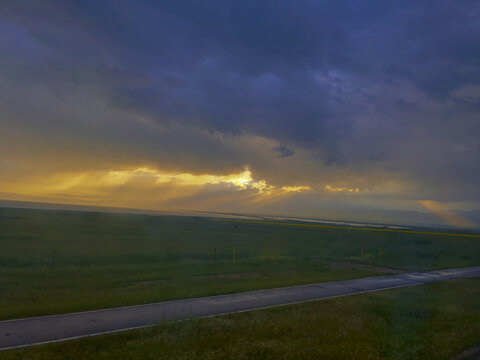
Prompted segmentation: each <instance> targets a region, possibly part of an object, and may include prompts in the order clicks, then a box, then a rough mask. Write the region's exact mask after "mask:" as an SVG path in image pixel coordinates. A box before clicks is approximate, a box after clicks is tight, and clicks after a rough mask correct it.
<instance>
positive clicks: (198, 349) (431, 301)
mask: <svg viewBox="0 0 480 360" xmlns="http://www.w3.org/2000/svg"><path fill="white" fill-rule="evenodd" d="M479 309H480V279H478V278H477V279H463V280H455V281H449V282H443V283H433V284H428V285H422V286H415V287H407V288H401V289H396V290H386V291H381V292H375V293H369V294H359V295H352V296H348V297H343V298H335V299H328V300H320V301H316V302H310V303H305V304H299V305H291V306H285V307H278V308H271V309H265V310H258V311H252V312H248V313H239V314H232V315H227V316H221V317H215V318H206V319H197V320H191V321H184V322H179V323H170V324H160V325H158V326H155V327H152V328H147V329H144V330H139V331H132V332H128V333H120V334H115V335H106V336H100V337H95V338H85V339H81V340H75V341H69V342H65V343H57V344H50V345H42V346H36V347H32V348H28V349H23V350H12V351H5V352H0V359H2V360H9V359H18V358H22V359H30V360H41V359H48V360H60V359H69V360H70V359H72V360H73V359H92V360H96V359H98V360H100V359H103V360H108V359H112V360H113V359H115V360H121V359H355V360H361V359H428V360H434V359H451V358H452V357H453V356H456V355H458V354H460V353H462V352H464V351H465V350H468V349H471V348H474V347H475V346H477V345H479V344H480V310H479ZM479 355H480V354H479V353H478V352H477V353H476V355H473V356H471V357H467V358H468V359H473V358H476V357H475V356H479ZM467 358H465V359H467Z"/></svg>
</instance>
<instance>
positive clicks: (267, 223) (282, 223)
mask: <svg viewBox="0 0 480 360" xmlns="http://www.w3.org/2000/svg"><path fill="white" fill-rule="evenodd" d="M215 221H229V222H240V223H249V224H259V225H285V226H301V227H310V228H327V229H343V230H361V231H383V232H396V233H406V234H426V235H442V236H455V237H470V238H480V234H479V235H477V234H457V233H442V232H432V231H415V230H395V229H372V228H366V227H350V226H337V225H318V224H300V223H286V222H276V221H260V220H240V219H238V220H237V219H215Z"/></svg>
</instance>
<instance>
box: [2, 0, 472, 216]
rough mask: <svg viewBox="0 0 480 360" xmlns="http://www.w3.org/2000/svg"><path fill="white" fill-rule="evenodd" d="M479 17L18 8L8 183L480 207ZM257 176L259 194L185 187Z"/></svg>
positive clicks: (111, 198)
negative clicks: (119, 177)
mask: <svg viewBox="0 0 480 360" xmlns="http://www.w3.org/2000/svg"><path fill="white" fill-rule="evenodd" d="M479 16H480V4H479V3H478V2H476V1H462V2H456V3H452V2H450V1H443V0H440V1H396V2H385V1H369V2H367V3H366V2H362V1H355V0H349V1H335V2H331V1H315V2H314V1H304V2H294V1H285V0H280V1H278V0H276V1H262V2H258V1H242V2H231V1H209V2H198V1H193V0H192V1H162V2H156V1H136V2H133V1H102V2H99V1H81V2H74V1H42V2H37V1H22V2H17V1H8V0H6V1H2V2H1V3H0V52H1V54H2V55H1V58H0V193H3V194H7V193H8V194H12V195H11V196H12V197H13V196H16V195H22V196H24V197H27V198H28V196H30V197H31V198H34V197H35V198H38V197H40V198H44V199H57V200H59V201H62V202H68V201H69V200H68V199H72V200H71V201H73V202H75V201H77V202H78V201H85V202H87V203H96V204H98V203H102V204H109V205H112V204H113V205H115V204H116V205H118V206H120V205H124V204H134V205H135V206H136V207H142V204H143V206H148V207H150V208H152V207H158V208H161V207H165V206H170V207H189V208H192V207H195V208H197V209H204V210H224V209H228V210H230V211H231V210H235V209H239V210H242V211H251V212H257V211H263V210H264V211H271V209H275V210H278V211H280V212H283V213H285V214H291V215H295V214H297V213H302V214H304V215H305V214H312V216H313V215H315V214H316V213H317V212H318V211H320V210H321V211H323V212H324V211H326V210H328V209H329V208H331V209H335V211H336V213H338V212H339V211H340V210H341V209H342V208H344V209H345V212H346V213H347V212H348V213H350V212H351V211H352V209H358V211H362V209H364V210H365V211H366V210H367V209H391V210H398V209H401V210H415V209H422V208H425V207H424V206H423V207H422V201H423V204H431V203H429V202H428V201H433V202H435V203H439V204H440V203H441V204H443V205H442V206H444V207H446V208H450V209H458V210H462V209H463V210H465V209H475V208H480V187H479V186H478V184H480V140H479V138H480V136H479V135H480V70H479V69H480V26H479V25H478V24H479V23H480V21H479V20H480V19H479ZM139 169H144V170H145V169H146V173H149V174H155V176H156V177H155V176H153V177H150V178H148V179H149V180H148V181H147V180H146V175H145V174H143V175H142V176H140V175H139V174H140V173H141V172H142V171H143V170H139ZM245 171H249V172H250V175H249V176H250V179H249V184H250V185H252V186H249V187H246V188H239V187H238V186H235V184H234V183H231V182H228V181H217V182H215V181H213V180H211V181H207V182H205V183H201V182H200V183H199V182H197V183H195V184H191V183H190V184H188V185H185V184H182V181H180V180H179V179H185V178H186V177H188V176H191V177H192V178H195V179H205V177H210V178H209V179H214V178H215V179H227V178H229V177H230V178H232V177H235V176H241V174H244V173H245ZM112 173H114V174H120V173H123V174H130V175H131V174H134V175H131V176H130V175H129V176H126V175H125V176H126V177H125V179H127V178H128V180H125V182H124V183H121V184H120V183H118V182H117V183H110V185H109V186H107V185H105V184H106V183H105V179H109V176H110V178H111V174H112ZM109 174H110V175H109ZM135 174H136V175H135ZM186 174H187V175H186ZM139 176H140V177H139ZM159 176H160V177H161V178H162V179H168V181H163V182H162V181H160V183H161V186H160V185H158V184H159V182H158V179H159ZM182 176H183V177H182ZM74 178H75V179H77V180H76V181H77V183H75V182H70V183H69V181H73V180H72V179H74ZM79 179H80V180H79ZM81 179H83V183H82V181H81ZM102 179H103V180H102ZM149 181H150V183H149ZM152 181H153V182H156V184H157V185H155V186H152V183H151V182H152ZM74 183H75V184H74ZM69 184H70V185H69ZM72 184H74V185H72ZM253 184H257V185H255V186H256V187H255V186H253ZM258 184H264V185H261V186H260V185H258ZM167 185H168V186H167ZM262 186H264V187H263V190H262V191H260V188H262ZM267 187H271V188H270V189H271V194H270V195H272V194H273V193H274V192H275V194H276V195H275V196H273V195H272V196H270V197H267V196H265V192H266V190H265V189H266V188H267ZM273 189H275V190H273ZM282 189H296V191H294V190H292V191H286V190H285V191H282ZM356 189H358V191H357V190H356ZM262 193H263V195H262ZM79 194H83V195H79ZM87 195H88V196H87ZM267 198H268V200H267ZM425 201H427V202H425ZM262 209H263V210H262ZM339 209H340V210H339ZM426 210H428V211H430V210H431V209H428V208H427V209H426ZM332 211H333V210H332Z"/></svg>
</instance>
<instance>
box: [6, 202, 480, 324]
mask: <svg viewBox="0 0 480 360" xmlns="http://www.w3.org/2000/svg"><path fill="white" fill-rule="evenodd" d="M233 248H235V263H234V262H233ZM380 248H381V255H380ZM362 249H363V256H362ZM479 264H480V239H478V238H455V237H448V236H439V235H429V234H406V233H392V232H371V231H358V230H354V229H331V228H308V227H294V226H283V225H276V224H254V223H244V222H231V221H218V220H215V219H202V218H195V217H174V216H148V215H127V214H106V213H95V212H75V211H53V210H43V211H42V210H25V209H6V208H0V319H7V318H16V317H24V316H35V315H45V314H53V313H64V312H71V311H79V310H88V309H97V308H104V307H112V306H120V305H129V304H139V303H147V302H155V301H162V300H168V299H178V298H187V297H197V296H205V295H213V294H221V293H230V292H237V291H246V290H253V289H262V288H271V287H278V286H288V285H294V284H302V283H313V282H325V281H332V280H343V279H350V278H360V277H366V276H377V275H381V274H385V273H391V272H396V271H414V270H431V269H440V268H451V267H462V266H472V265H479Z"/></svg>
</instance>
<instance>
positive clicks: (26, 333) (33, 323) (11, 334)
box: [0, 266, 480, 350]
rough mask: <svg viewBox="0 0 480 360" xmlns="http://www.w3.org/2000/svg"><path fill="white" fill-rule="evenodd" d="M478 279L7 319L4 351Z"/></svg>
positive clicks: (361, 285)
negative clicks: (306, 302)
mask: <svg viewBox="0 0 480 360" xmlns="http://www.w3.org/2000/svg"><path fill="white" fill-rule="evenodd" d="M474 276H480V266H476V267H470V268H462V269H450V270H440V271H431V272H420V273H411V274H400V275H390V276H380V277H372V278H366V279H357V280H347V281H337V282H330V283H321V284H312V285H300V286H293V287H286V288H278V289H271V290H260V291H251V292H245V293H238V294H230V295H219V296H209V297H203V298H196V299H186V300H178V301H167V302H161V303H156V304H146V305H137V306H126V307H120V308H113V309H105V310H96V311H86V312H80V313H73V314H64V315H53V316H44V317H35V318H26V319H17V320H6V321H0V350H5V349H8V348H14V347H22V346H30V345H34V344H40V343H45V342H54V341H62V340H67V339H72V338H78V337H84V336H92V335H99V334H104V333H109V332H116V331H123V330H128V329H134V328H140V327H145V326H149V325H153V324H155V323H157V322H159V321H161V320H165V321H172V320H182V319H188V318H198V317H205V316H213V315H221V314H227V313H232V312H238V311H248V310H254V309H261V308H266V307H271V306H279V305H286V304H292V303H299V302H305V301H311V300H318V299H325V298H330V297H336V296H344V295H350V294H357V293H362V292H369V291H378V290H385V289H392V288H396V287H402V286H412V285H420V284H424V283H429V282H434V281H442V280H447V279H453V278H465V277H474Z"/></svg>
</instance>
